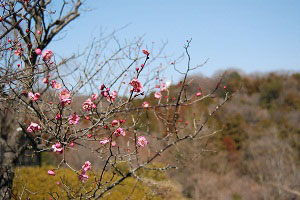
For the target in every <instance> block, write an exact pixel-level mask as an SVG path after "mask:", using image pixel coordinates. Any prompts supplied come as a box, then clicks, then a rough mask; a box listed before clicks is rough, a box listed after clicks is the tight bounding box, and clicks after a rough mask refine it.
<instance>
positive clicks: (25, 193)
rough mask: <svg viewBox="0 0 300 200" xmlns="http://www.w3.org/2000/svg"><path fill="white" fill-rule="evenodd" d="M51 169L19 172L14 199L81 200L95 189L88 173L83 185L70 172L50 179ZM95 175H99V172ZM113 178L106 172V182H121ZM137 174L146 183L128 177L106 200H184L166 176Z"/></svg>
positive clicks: (21, 168) (156, 172) (157, 172)
mask: <svg viewBox="0 0 300 200" xmlns="http://www.w3.org/2000/svg"><path fill="white" fill-rule="evenodd" d="M49 169H53V167H51V166H43V167H19V168H16V173H15V179H14V185H13V199H20V197H22V199H50V198H51V195H50V194H52V195H53V197H55V198H57V199H79V197H80V194H81V193H83V194H84V193H85V191H89V190H90V189H92V188H93V187H95V182H94V179H93V173H94V172H90V173H88V175H89V176H90V179H89V180H88V181H87V182H85V183H82V182H80V181H79V180H78V177H77V175H76V174H75V173H74V172H73V171H72V170H70V169H66V168H60V169H59V170H57V171H56V175H55V176H50V175H48V173H47V171H48V170H49ZM96 173H99V174H100V172H96ZM113 174H114V173H113V172H107V173H106V174H105V176H104V181H103V182H105V181H109V180H111V178H112V177H113V176H114V178H112V181H113V182H114V181H116V180H117V179H118V178H120V177H119V176H117V175H115V174H114V175H113ZM138 174H139V175H140V177H142V178H143V179H144V181H143V182H141V181H137V179H135V178H132V177H129V178H127V179H126V180H125V181H124V182H122V183H121V184H120V185H118V186H116V187H115V188H113V189H112V190H111V191H110V192H108V193H107V194H106V196H104V198H103V199H126V198H127V197H128V196H130V195H131V199H183V198H182V196H181V193H180V190H179V189H178V187H176V186H175V185H174V184H173V183H171V182H170V181H168V179H167V176H166V174H165V173H162V172H159V171H155V170H141V171H140V172H139V173H138ZM97 177H99V175H98V176H97ZM62 183H64V184H62ZM64 185H65V186H67V187H68V188H70V189H71V190H69V189H67V188H66V187H65V186H64ZM108 185H109V184H108ZM83 199H85V197H83Z"/></svg>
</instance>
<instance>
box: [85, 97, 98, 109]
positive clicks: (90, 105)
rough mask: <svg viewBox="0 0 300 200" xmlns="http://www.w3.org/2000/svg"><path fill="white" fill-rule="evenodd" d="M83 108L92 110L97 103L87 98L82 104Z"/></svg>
mask: <svg viewBox="0 0 300 200" xmlns="http://www.w3.org/2000/svg"><path fill="white" fill-rule="evenodd" d="M82 108H83V110H85V111H90V110H92V109H95V108H96V104H94V102H92V100H91V99H87V100H86V101H85V102H84V103H83V106H82Z"/></svg>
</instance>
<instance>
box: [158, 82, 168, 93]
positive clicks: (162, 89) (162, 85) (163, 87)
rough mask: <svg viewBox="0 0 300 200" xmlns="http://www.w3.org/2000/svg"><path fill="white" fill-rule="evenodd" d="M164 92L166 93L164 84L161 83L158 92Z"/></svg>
mask: <svg viewBox="0 0 300 200" xmlns="http://www.w3.org/2000/svg"><path fill="white" fill-rule="evenodd" d="M164 91H167V86H166V84H165V83H161V88H160V92H164Z"/></svg>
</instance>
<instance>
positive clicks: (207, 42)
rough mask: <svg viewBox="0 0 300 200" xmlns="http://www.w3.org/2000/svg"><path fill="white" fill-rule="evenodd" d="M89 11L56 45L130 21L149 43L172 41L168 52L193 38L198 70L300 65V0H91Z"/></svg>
mask: <svg viewBox="0 0 300 200" xmlns="http://www.w3.org/2000/svg"><path fill="white" fill-rule="evenodd" d="M85 8H92V11H89V12H84V13H83V14H82V15H81V16H80V18H79V19H77V20H76V21H74V22H73V23H72V24H71V25H70V26H69V27H68V28H67V34H66V36H65V37H64V39H63V40H59V41H57V42H55V43H53V44H52V45H51V46H50V47H51V48H52V49H53V50H57V51H61V49H64V53H65V54H68V53H69V52H70V53H72V52H74V51H77V50H78V49H80V48H83V47H85V45H86V44H87V43H88V42H89V41H90V37H91V36H92V35H95V34H96V33H97V32H99V30H100V28H102V29H105V30H107V31H108V32H109V31H111V30H113V29H117V28H120V27H122V26H124V25H126V24H130V25H129V26H128V27H127V28H126V29H125V30H122V31H121V34H120V37H121V38H124V39H125V38H133V37H134V36H141V35H143V34H145V40H146V42H148V43H151V42H156V43H160V41H162V40H163V41H168V46H167V49H166V53H167V54H168V55H174V58H175V57H176V56H179V55H180V54H182V53H183V48H182V47H183V44H184V42H185V41H186V40H187V39H189V38H193V42H192V47H191V49H190V53H191V56H192V59H193V63H194V64H197V63H202V62H203V61H204V60H205V59H207V58H209V62H208V64H207V65H206V66H205V67H204V68H201V69H199V70H198V71H197V72H199V73H203V74H205V75H211V74H213V73H215V72H216V71H218V70H224V69H227V68H237V69H241V70H242V71H244V72H250V73H251V72H268V71H281V70H284V71H297V72H299V71H300V1H299V0H206V1H203V0H151V1H149V0H148V1H145V0H139V1H137V0H87V5H86V6H85Z"/></svg>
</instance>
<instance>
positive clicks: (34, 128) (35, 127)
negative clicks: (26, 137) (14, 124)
mask: <svg viewBox="0 0 300 200" xmlns="http://www.w3.org/2000/svg"><path fill="white" fill-rule="evenodd" d="M39 130H41V127H40V125H38V124H37V123H34V122H31V123H30V125H29V126H28V128H27V132H29V133H32V132H35V131H39Z"/></svg>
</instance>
